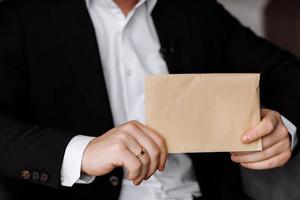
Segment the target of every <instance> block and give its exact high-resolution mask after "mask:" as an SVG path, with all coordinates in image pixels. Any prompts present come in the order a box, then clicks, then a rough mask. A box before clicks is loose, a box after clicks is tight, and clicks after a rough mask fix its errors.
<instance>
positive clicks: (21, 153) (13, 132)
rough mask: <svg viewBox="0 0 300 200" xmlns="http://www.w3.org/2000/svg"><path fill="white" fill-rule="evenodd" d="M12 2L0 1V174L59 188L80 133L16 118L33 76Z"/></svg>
mask: <svg viewBox="0 0 300 200" xmlns="http://www.w3.org/2000/svg"><path fill="white" fill-rule="evenodd" d="M12 2H14V1H4V2H3V3H0V158H1V161H0V175H2V176H6V177H10V178H14V179H20V180H25V181H28V182H32V183H38V184H42V185H46V186H49V187H55V188H57V187H59V186H60V173H61V165H62V161H63V156H64V152H65V149H66V147H67V145H68V143H69V141H70V140H71V139H72V138H73V137H74V136H75V135H77V133H74V132H71V131H70V132H69V131H65V130H55V129H51V128H45V127H39V126H38V125H35V124H29V123H25V122H24V121H22V120H18V119H19V118H18V117H16V116H17V115H18V108H19V107H20V106H22V105H20V104H19V103H17V102H22V101H23V99H22V98H24V96H22V94H25V93H28V92H29V91H26V90H25V88H26V87H25V86H26V85H28V80H29V79H28V78H26V70H25V68H26V56H25V55H24V42H23V41H22V30H21V25H20V24H19V18H18V16H17V13H16V12H14V9H13V3H12ZM20 98H21V99H20ZM24 101H26V100H25V99H24Z"/></svg>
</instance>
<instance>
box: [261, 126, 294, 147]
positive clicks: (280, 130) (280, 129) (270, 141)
mask: <svg viewBox="0 0 300 200" xmlns="http://www.w3.org/2000/svg"><path fill="white" fill-rule="evenodd" d="M288 135H289V132H288V130H287V128H286V127H285V126H284V125H283V124H282V125H280V126H279V125H277V127H276V129H275V130H274V131H273V133H272V134H269V135H267V136H265V137H264V138H263V140H262V145H263V149H267V148H269V147H270V146H272V145H274V144H275V143H277V142H278V141H280V140H283V139H284V138H285V137H287V136H288Z"/></svg>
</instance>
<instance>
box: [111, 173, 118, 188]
mask: <svg viewBox="0 0 300 200" xmlns="http://www.w3.org/2000/svg"><path fill="white" fill-rule="evenodd" d="M109 181H110V183H111V185H112V186H114V187H116V186H118V185H119V183H120V181H119V179H118V177H116V176H111V177H110V178H109Z"/></svg>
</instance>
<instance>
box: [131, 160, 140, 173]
mask: <svg viewBox="0 0 300 200" xmlns="http://www.w3.org/2000/svg"><path fill="white" fill-rule="evenodd" d="M141 168H142V163H141V162H136V163H135V164H134V166H133V167H132V169H131V170H132V171H133V172H134V173H136V172H139V171H140V170H141Z"/></svg>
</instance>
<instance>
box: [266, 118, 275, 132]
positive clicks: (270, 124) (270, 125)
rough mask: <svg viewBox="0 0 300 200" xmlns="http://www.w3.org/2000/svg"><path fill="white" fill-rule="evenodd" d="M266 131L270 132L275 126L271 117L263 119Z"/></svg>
mask: <svg viewBox="0 0 300 200" xmlns="http://www.w3.org/2000/svg"><path fill="white" fill-rule="evenodd" d="M265 124H266V129H267V132H269V133H270V132H272V131H273V130H274V128H275V122H274V119H273V117H269V118H266V120H265Z"/></svg>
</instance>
